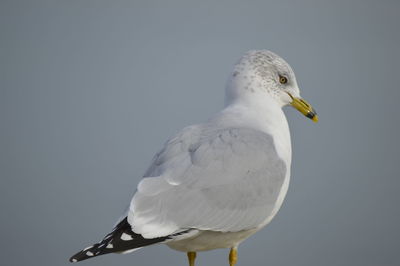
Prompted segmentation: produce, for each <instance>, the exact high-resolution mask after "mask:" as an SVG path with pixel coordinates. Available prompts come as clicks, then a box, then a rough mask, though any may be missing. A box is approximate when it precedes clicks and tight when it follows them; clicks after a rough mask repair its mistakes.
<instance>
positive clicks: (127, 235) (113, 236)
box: [69, 218, 170, 262]
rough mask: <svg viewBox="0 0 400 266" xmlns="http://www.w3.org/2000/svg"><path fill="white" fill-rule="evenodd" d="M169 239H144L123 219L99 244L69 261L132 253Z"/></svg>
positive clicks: (82, 251) (84, 250)
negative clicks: (109, 254) (110, 254)
mask: <svg viewBox="0 0 400 266" xmlns="http://www.w3.org/2000/svg"><path fill="white" fill-rule="evenodd" d="M169 238H170V237H169V236H166V237H156V238H150V239H146V238H144V237H143V236H142V235H140V234H136V233H135V232H133V231H132V228H131V225H130V224H129V223H128V219H127V218H125V219H123V220H122V221H121V222H119V223H118V224H117V226H116V227H115V228H114V230H113V231H112V232H111V233H109V234H108V235H106V236H105V237H104V239H103V240H102V241H101V242H100V243H97V244H94V245H93V246H90V247H87V248H85V249H83V250H81V251H79V252H78V253H76V254H75V255H73V256H72V257H71V258H70V259H69V261H70V262H79V261H82V260H86V259H91V258H94V257H96V256H100V255H104V254H108V253H123V252H124V251H129V250H132V251H133V250H134V249H137V248H140V247H144V246H148V245H152V244H156V243H160V242H164V241H166V240H168V239H169Z"/></svg>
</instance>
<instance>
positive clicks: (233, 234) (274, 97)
mask: <svg viewBox="0 0 400 266" xmlns="http://www.w3.org/2000/svg"><path fill="white" fill-rule="evenodd" d="M285 105H292V106H293V107H294V108H296V109H297V110H299V111H300V112H301V113H302V114H304V115H305V116H307V117H308V118H310V119H312V120H313V121H314V122H317V121H318V118H317V115H316V113H315V111H314V109H313V108H312V107H311V105H309V104H308V103H307V102H306V101H305V100H303V99H302V98H301V97H300V93H299V88H298V86H297V82H296V78H295V76H294V73H293V70H292V68H291V67H290V66H289V65H288V64H287V63H286V62H285V61H284V60H283V59H282V58H281V57H279V56H278V55H276V54H274V53H272V52H270V51H267V50H254V51H249V52H247V53H246V54H245V55H244V56H243V57H242V58H241V59H240V60H239V62H238V63H237V64H236V65H235V67H234V70H233V72H232V74H231V76H230V78H229V80H228V83H227V86H226V104H225V108H224V109H223V110H222V111H221V112H219V113H217V114H216V115H214V116H213V117H211V118H210V119H209V120H208V121H207V122H206V123H203V124H199V125H193V126H189V127H186V128H184V129H183V130H181V131H180V132H179V133H178V134H177V135H175V136H174V137H173V138H171V139H170V140H168V141H167V142H166V144H165V145H164V147H163V148H162V149H161V151H160V152H159V153H157V154H156V156H155V157H154V159H153V161H152V163H151V165H150V167H149V169H148V170H147V171H146V173H145V174H144V178H143V179H142V180H141V182H140V183H139V185H138V187H137V191H136V193H135V195H134V196H133V199H132V201H131V203H130V207H129V209H128V210H127V211H126V213H125V214H124V215H123V216H122V218H121V219H120V221H119V222H118V223H117V225H116V226H115V228H114V230H113V231H112V232H111V233H109V234H108V235H106V236H105V237H104V239H103V240H102V241H101V242H99V243H97V244H94V245H93V246H90V247H87V248H85V249H83V250H82V251H80V252H78V253H77V254H75V255H74V256H72V257H71V259H70V261H71V262H77V261H81V260H85V259H88V258H92V257H95V256H98V255H103V254H107V253H129V252H132V251H134V250H136V249H139V248H141V247H144V246H148V245H151V244H155V243H165V244H166V245H168V246H169V247H170V248H173V249H175V250H179V251H183V252H186V253H187V256H188V259H189V265H190V266H194V260H195V257H196V252H198V251H206V250H211V249H218V248H230V253H229V263H230V265H231V266H233V265H234V264H235V263H236V261H237V247H238V245H239V244H240V243H241V242H242V241H243V240H245V239H246V238H247V237H249V236H250V235H252V234H254V233H255V232H257V231H259V230H260V229H261V228H263V227H264V226H265V225H267V224H268V223H269V222H270V221H271V219H272V218H273V217H274V216H275V214H276V213H277V211H278V210H279V208H280V206H281V205H282V202H283V199H284V197H285V195H286V192H287V189H288V185H289V177H290V164H291V153H292V152H291V142H290V134H289V127H288V123H287V120H286V117H285V114H284V113H283V111H282V107H283V106H285Z"/></svg>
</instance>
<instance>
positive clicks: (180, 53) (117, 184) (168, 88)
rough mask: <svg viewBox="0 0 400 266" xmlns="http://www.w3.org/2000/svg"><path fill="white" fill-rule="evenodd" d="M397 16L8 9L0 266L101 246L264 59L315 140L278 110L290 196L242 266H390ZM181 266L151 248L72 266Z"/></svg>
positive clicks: (350, 5) (387, 6) (97, 3)
mask: <svg viewBox="0 0 400 266" xmlns="http://www.w3.org/2000/svg"><path fill="white" fill-rule="evenodd" d="M399 14H400V2H399V1H389V0H386V1H344V0H343V1H285V0H283V1H267V0H264V1H261V0H260V1H204V0H203V1H164V0H159V1H149V0H146V1H144V0H143V1H123V0H113V1H105V0H79V1H77V0H68V1H67V0H65V1H39V0H38V1H19V0H9V1H5V0H1V2H0V36H1V41H0V68H1V69H0V75H1V76H0V119H1V120H0V129H1V130H0V167H1V168H0V175H1V179H0V182H1V184H0V189H1V191H0V207H1V219H0V230H1V239H0V254H1V263H0V264H1V265H5V266H12V265H18V266H19V265H52V266H53V265H69V262H68V261H67V260H68V258H69V257H70V255H72V254H73V253H75V252H76V251H78V250H79V249H81V248H83V247H85V246H87V245H89V244H91V243H93V242H94V241H97V240H100V239H101V238H102V237H103V236H104V235H105V234H106V233H108V232H109V230H110V229H111V227H112V226H113V225H114V222H115V221H116V219H117V218H118V217H119V215H120V214H121V213H122V211H123V210H124V208H125V207H126V206H127V204H128V202H129V200H130V197H131V196H132V194H133V192H134V190H135V187H136V185H137V183H138V182H139V180H140V179H141V176H142V174H143V172H144V171H145V169H146V168H147V166H148V164H149V162H150V160H151V158H152V156H153V155H154V154H155V152H157V150H158V149H160V147H161V145H162V144H163V143H164V141H166V139H167V138H168V137H170V136H171V135H173V134H174V133H175V132H177V131H178V130H179V129H181V128H182V127H184V126H186V125H189V124H194V123H198V122H202V121H204V120H206V119H207V118H208V117H209V116H211V115H212V114H213V113H215V112H216V111H218V110H220V109H221V107H222V106H223V97H224V86H225V82H226V79H227V77H228V74H229V73H230V71H231V69H232V66H233V64H234V63H235V62H236V61H237V60H238V58H240V56H241V55H242V54H243V53H244V52H245V51H247V50H249V49H260V48H265V49H270V50H272V51H274V52H276V53H278V54H279V55H281V56H282V57H284V58H285V59H286V60H287V61H288V62H289V63H290V64H291V66H292V67H293V68H294V70H295V73H296V76H297V80H298V83H299V86H300V88H301V89H302V95H303V97H304V98H305V99H307V100H308V101H309V102H310V103H311V104H313V106H314V107H315V108H316V110H317V111H318V113H319V115H320V122H319V123H318V124H314V123H312V122H311V121H310V120H308V119H306V118H305V117H303V116H301V115H300V114H299V113H298V112H296V111H295V110H293V109H291V108H289V107H288V108H286V109H285V110H286V111H285V112H286V113H287V116H288V119H289V123H290V126H291V133H292V142H293V165H292V180H291V184H290V189H289V192H288V196H287V198H286V201H285V203H284V205H283V207H282V209H281V211H280V212H279V213H278V215H277V216H276V218H275V219H274V220H273V221H272V223H271V224H270V225H269V226H268V227H267V228H265V229H264V230H262V231H261V232H259V233H257V234H256V235H254V236H253V237H251V238H250V239H248V240H247V241H245V242H244V243H243V244H242V245H241V247H240V250H239V265H247V266H250V265H270V266H272V265H274V266H283V265H296V266H301V265H304V266H306V265H307V266H309V265H324V266H330V265H332V266H338V265H349V266H350V265H351V266H358V265H360V266H361V265H362V266H370V265H371V266H376V265H379V266H391V265H393V266H394V265H400V261H399V258H398V253H399V239H400V230H399V225H400V211H399V201H400V195H399V189H400V177H399V164H400V161H399V148H400V145H399V142H398V134H399V122H400V121H399V116H398V114H399V106H398V105H399V97H400V92H399V91H400V88H399V76H400V75H399V70H400V67H399V59H400V53H399V47H400V30H399V26H400V16H399ZM227 253H228V250H217V251H211V252H207V253H201V254H199V256H198V261H197V263H198V264H197V265H207V266H211V265H227ZM186 264H187V262H186V255H185V254H183V253H178V252H176V251H173V250H170V249H168V248H167V247H165V246H152V247H149V248H145V249H141V250H139V251H137V252H135V253H133V254H129V255H114V254H113V255H107V256H102V257H98V258H95V259H91V260H87V261H85V262H82V263H81V264H80V265H82V266H84V265H88V266H89V265H97V266H101V265H115V266H117V265H135V266H140V265H182V266H183V265H186Z"/></svg>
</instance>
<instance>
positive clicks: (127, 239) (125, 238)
mask: <svg viewBox="0 0 400 266" xmlns="http://www.w3.org/2000/svg"><path fill="white" fill-rule="evenodd" d="M121 239H122V240H124V241H129V240H132V239H133V237H132V236H131V235H128V234H127V233H122V235H121Z"/></svg>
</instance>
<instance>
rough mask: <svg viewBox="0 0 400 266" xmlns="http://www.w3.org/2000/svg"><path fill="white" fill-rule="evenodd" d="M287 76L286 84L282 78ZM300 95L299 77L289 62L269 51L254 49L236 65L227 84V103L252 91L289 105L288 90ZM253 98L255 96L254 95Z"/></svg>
mask: <svg viewBox="0 0 400 266" xmlns="http://www.w3.org/2000/svg"><path fill="white" fill-rule="evenodd" d="M281 77H284V78H286V79H287V82H286V83H285V84H281V83H280V81H279V80H280V78H281ZM285 91H286V92H290V93H291V94H292V95H299V89H298V86H297V82H296V77H295V75H294V72H293V70H292V68H291V67H290V65H289V64H288V63H287V62H286V61H285V60H284V59H283V58H281V57H280V56H278V55H277V54H275V53H273V52H271V51H268V50H251V51H248V52H247V53H245V54H244V55H243V56H242V58H240V60H239V61H238V62H237V64H236V65H235V67H234V69H233V72H232V75H231V76H230V78H229V81H228V84H227V87H226V96H227V97H226V99H227V104H229V103H230V102H231V101H234V100H235V99H237V98H239V97H245V96H246V95H249V94H259V93H261V94H265V93H268V94H269V95H270V96H272V97H273V98H275V99H276V100H278V102H279V103H280V105H282V106H283V105H286V104H288V100H289V99H288V97H287V93H283V92H285ZM251 97H254V96H251Z"/></svg>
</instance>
